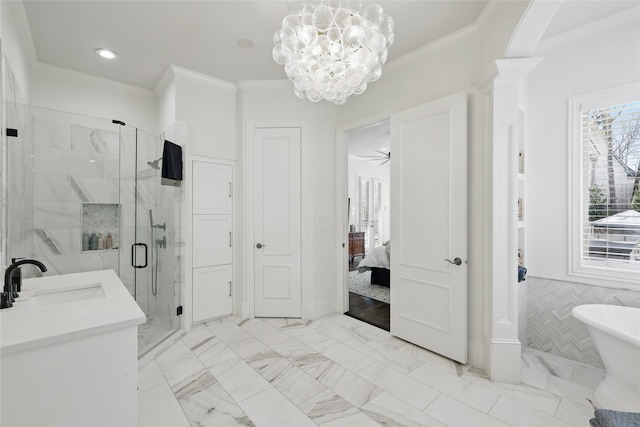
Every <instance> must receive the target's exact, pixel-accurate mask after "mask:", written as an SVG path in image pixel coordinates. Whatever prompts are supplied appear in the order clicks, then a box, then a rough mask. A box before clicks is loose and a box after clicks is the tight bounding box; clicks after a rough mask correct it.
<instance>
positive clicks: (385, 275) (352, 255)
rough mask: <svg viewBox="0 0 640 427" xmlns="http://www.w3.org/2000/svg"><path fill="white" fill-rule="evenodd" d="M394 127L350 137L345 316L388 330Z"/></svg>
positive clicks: (372, 127)
mask: <svg viewBox="0 0 640 427" xmlns="http://www.w3.org/2000/svg"><path fill="white" fill-rule="evenodd" d="M389 126H390V123H389V120H388V119H387V120H382V121H380V122H378V123H374V124H371V125H367V126H364V127H360V128H357V129H354V130H351V131H349V132H348V133H347V134H348V135H347V136H348V141H347V157H348V160H347V170H348V172H347V177H348V184H347V187H348V194H349V207H348V210H349V213H348V218H349V232H348V233H349V236H348V241H349V250H348V252H349V254H348V258H349V260H348V270H349V271H348V278H347V284H348V287H349V291H348V295H349V297H348V302H347V303H348V310H347V311H346V314H347V315H348V316H351V317H354V318H356V319H359V320H362V321H364V322H366V323H369V324H372V325H374V326H377V327H379V328H381V329H384V330H387V331H389V330H390V309H391V307H390V289H389V257H388V254H389V243H388V242H389V230H390V215H389V213H390V212H389V207H390V203H389V202H390V192H389V189H390V166H391V164H390V162H391V153H390V150H389V148H390V146H391V135H390V130H389Z"/></svg>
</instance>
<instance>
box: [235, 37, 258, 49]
mask: <svg viewBox="0 0 640 427" xmlns="http://www.w3.org/2000/svg"><path fill="white" fill-rule="evenodd" d="M237 43H238V46H240V47H241V48H243V49H253V48H254V47H255V46H256V44H255V42H254V41H253V40H249V39H240V40H238V42H237Z"/></svg>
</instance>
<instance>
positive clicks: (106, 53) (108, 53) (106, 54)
mask: <svg viewBox="0 0 640 427" xmlns="http://www.w3.org/2000/svg"><path fill="white" fill-rule="evenodd" d="M96 54H97V55H100V56H101V57H103V58H106V59H115V58H116V57H117V56H118V54H117V53H115V52H114V51H112V50H109V49H96Z"/></svg>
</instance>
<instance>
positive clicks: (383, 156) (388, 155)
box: [358, 150, 391, 166]
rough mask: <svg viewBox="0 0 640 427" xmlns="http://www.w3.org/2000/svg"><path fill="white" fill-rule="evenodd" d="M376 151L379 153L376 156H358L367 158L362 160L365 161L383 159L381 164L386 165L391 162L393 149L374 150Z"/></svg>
mask: <svg viewBox="0 0 640 427" xmlns="http://www.w3.org/2000/svg"><path fill="white" fill-rule="evenodd" d="M373 151H375V152H376V153H378V154H377V155H375V156H358V157H362V158H366V159H367V160H362V161H363V162H375V161H379V160H382V163H380V166H382V165H384V164H385V163H389V161H391V151H386V152H385V151H381V150H373Z"/></svg>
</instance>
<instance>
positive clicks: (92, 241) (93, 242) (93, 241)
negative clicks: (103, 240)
mask: <svg viewBox="0 0 640 427" xmlns="http://www.w3.org/2000/svg"><path fill="white" fill-rule="evenodd" d="M96 249H98V236H96V233H92V234H91V237H89V250H90V251H95V250H96Z"/></svg>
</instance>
